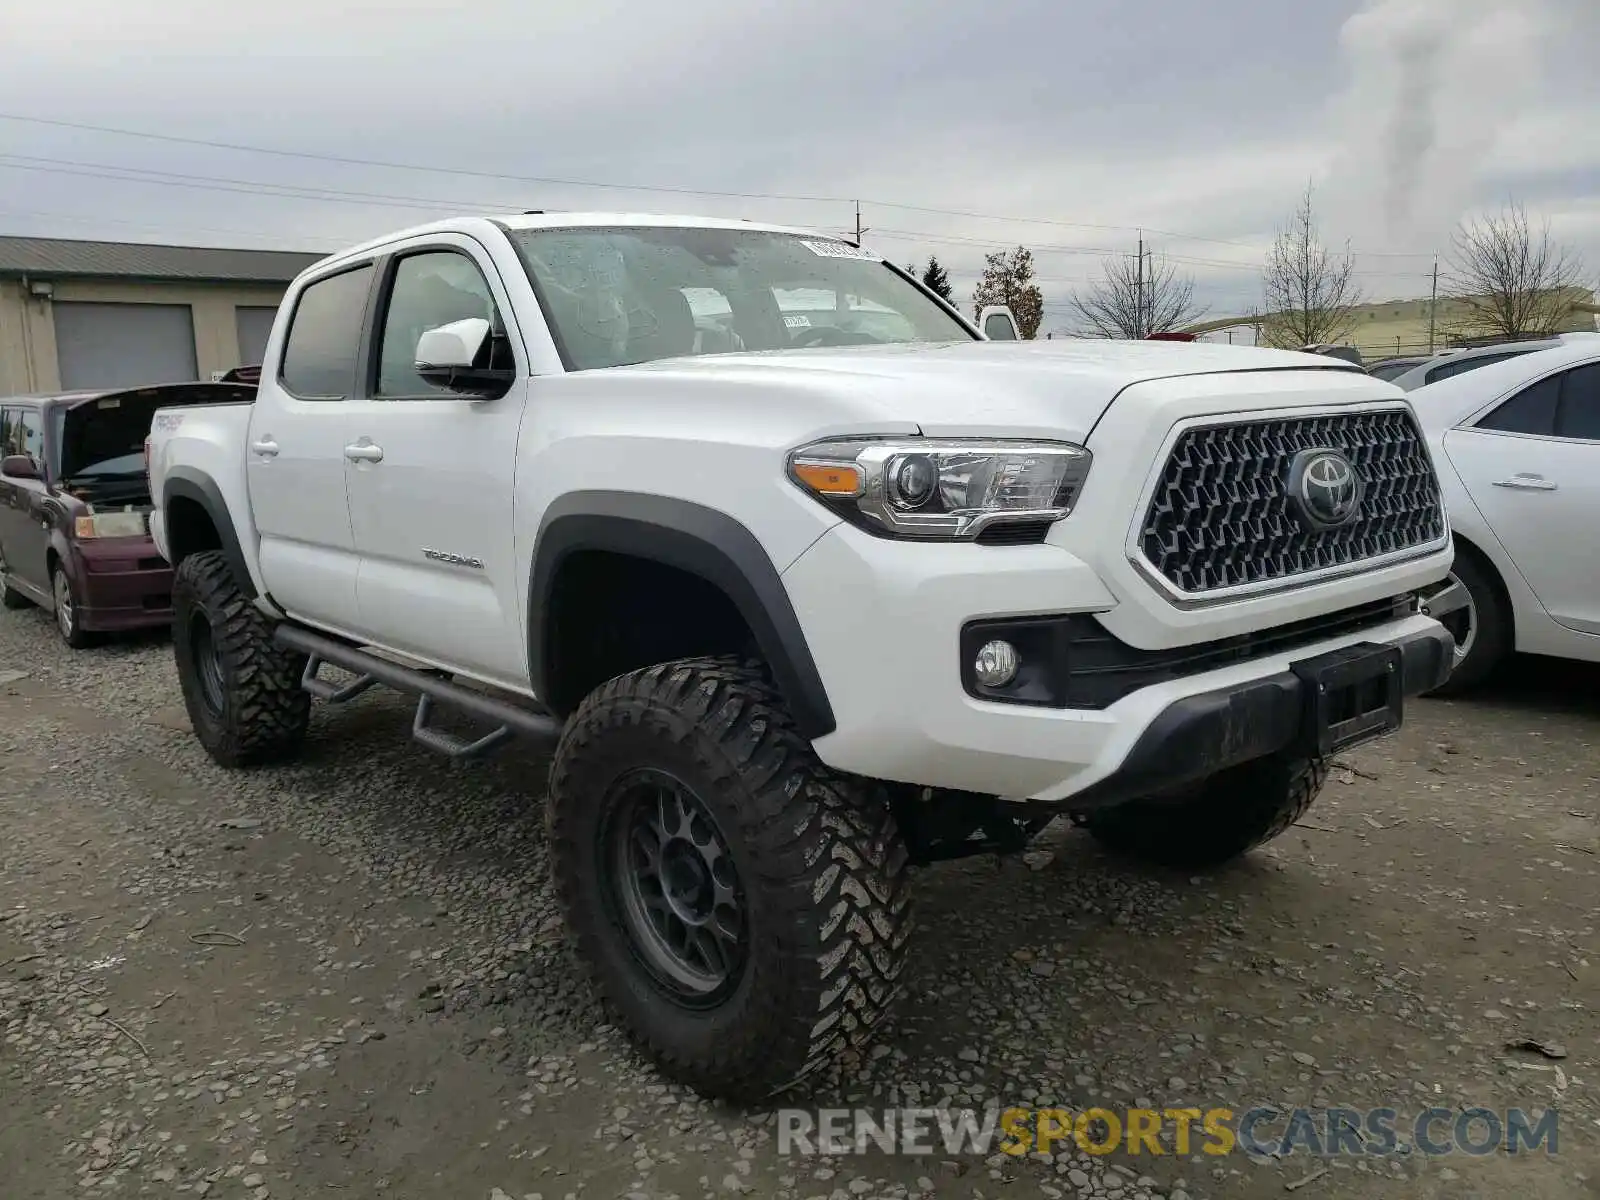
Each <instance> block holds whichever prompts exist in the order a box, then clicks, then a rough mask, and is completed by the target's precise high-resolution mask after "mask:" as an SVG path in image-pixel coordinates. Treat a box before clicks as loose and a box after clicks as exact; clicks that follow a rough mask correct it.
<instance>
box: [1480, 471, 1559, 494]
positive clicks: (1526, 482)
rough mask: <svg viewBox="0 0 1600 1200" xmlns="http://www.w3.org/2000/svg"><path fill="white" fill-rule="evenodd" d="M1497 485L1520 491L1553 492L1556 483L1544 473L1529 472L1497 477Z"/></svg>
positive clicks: (1495, 483)
mask: <svg viewBox="0 0 1600 1200" xmlns="http://www.w3.org/2000/svg"><path fill="white" fill-rule="evenodd" d="M1494 486H1495V487H1503V488H1511V489H1512V490H1513V491H1518V492H1553V491H1555V490H1556V485H1555V484H1553V483H1551V482H1550V481H1549V480H1548V479H1546V478H1545V477H1544V476H1543V475H1530V474H1527V473H1523V474H1519V475H1513V476H1512V477H1511V478H1510V479H1496V480H1495V481H1494Z"/></svg>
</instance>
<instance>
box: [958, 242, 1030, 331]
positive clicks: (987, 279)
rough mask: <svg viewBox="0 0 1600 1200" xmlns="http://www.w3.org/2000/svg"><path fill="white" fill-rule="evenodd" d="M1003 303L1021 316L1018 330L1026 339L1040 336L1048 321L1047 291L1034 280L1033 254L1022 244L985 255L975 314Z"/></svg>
mask: <svg viewBox="0 0 1600 1200" xmlns="http://www.w3.org/2000/svg"><path fill="white" fill-rule="evenodd" d="M990 304H1003V305H1005V306H1006V307H1007V308H1009V309H1010V310H1011V315H1012V316H1014V317H1016V319H1017V332H1018V333H1019V334H1021V335H1022V336H1023V337H1024V338H1027V339H1032V338H1036V337H1038V336H1039V324H1040V322H1042V321H1043V320H1044V293H1043V292H1041V291H1040V290H1039V285H1038V284H1036V283H1034V282H1033V254H1032V253H1031V252H1030V251H1029V250H1027V249H1026V248H1025V247H1022V246H1018V247H1017V248H1016V249H1015V250H1012V251H1010V252H1009V253H1007V252H1006V251H1003V250H996V251H995V252H994V253H993V254H989V255H986V256H985V257H984V264H983V278H981V279H979V280H978V286H977V287H976V288H975V289H974V290H973V293H972V313H973V316H977V315H978V313H979V312H981V311H982V310H983V309H984V307H985V306H987V305H990Z"/></svg>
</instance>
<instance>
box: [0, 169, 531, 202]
mask: <svg viewBox="0 0 1600 1200" xmlns="http://www.w3.org/2000/svg"><path fill="white" fill-rule="evenodd" d="M0 160H6V161H0V168H6V169H8V170H13V171H43V172H45V173H47V174H53V175H80V176H85V177H87V178H90V179H115V180H122V181H124V182H127V183H149V184H155V185H157V186H166V187H190V188H199V189H201V190H204V191H215V192H233V193H239V194H244V195H252V196H278V197H281V198H283V199H285V200H319V201H326V202H328V203H331V204H360V205H364V206H366V207H375V206H376V205H378V204H383V205H388V206H391V207H395V208H417V209H425V210H428V211H438V212H456V213H458V212H461V211H462V210H463V209H496V208H513V207H515V206H516V205H515V203H514V202H510V201H506V202H501V203H497V204H485V203H483V202H482V201H464V200H445V199H432V198H428V197H423V196H397V195H392V194H389V193H384V192H355V191H347V190H344V189H339V188H321V187H316V186H313V185H306V186H302V185H299V184H279V183H268V182H265V181H263V180H252V179H231V178H228V177H226V176H217V175H192V174H186V173H182V172H177V171H155V170H150V169H148V168H146V167H121V166H117V165H115V164H113V163H90V162H79V161H76V160H73V159H56V158H34V157H32V156H29V155H21V154H0ZM12 160H15V161H12Z"/></svg>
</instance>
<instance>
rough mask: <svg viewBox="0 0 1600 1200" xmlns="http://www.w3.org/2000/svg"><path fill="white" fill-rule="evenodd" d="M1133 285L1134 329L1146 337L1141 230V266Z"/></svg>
mask: <svg viewBox="0 0 1600 1200" xmlns="http://www.w3.org/2000/svg"><path fill="white" fill-rule="evenodd" d="M1134 279H1135V281H1136V282H1135V283H1134V285H1133V328H1134V333H1135V334H1136V335H1137V336H1139V337H1141V338H1142V337H1144V334H1145V329H1144V230H1142V229H1141V230H1139V266H1138V274H1137V275H1135V276H1134Z"/></svg>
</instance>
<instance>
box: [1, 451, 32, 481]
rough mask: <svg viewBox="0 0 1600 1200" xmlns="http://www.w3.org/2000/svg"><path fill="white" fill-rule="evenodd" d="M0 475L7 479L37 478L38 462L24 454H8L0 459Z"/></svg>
mask: <svg viewBox="0 0 1600 1200" xmlns="http://www.w3.org/2000/svg"><path fill="white" fill-rule="evenodd" d="M0 475H4V476H5V477H6V478H7V479H37V478H39V464H38V463H36V462H34V461H33V459H32V458H31V457H29V456H28V455H26V454H8V455H6V456H5V458H4V459H0Z"/></svg>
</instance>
